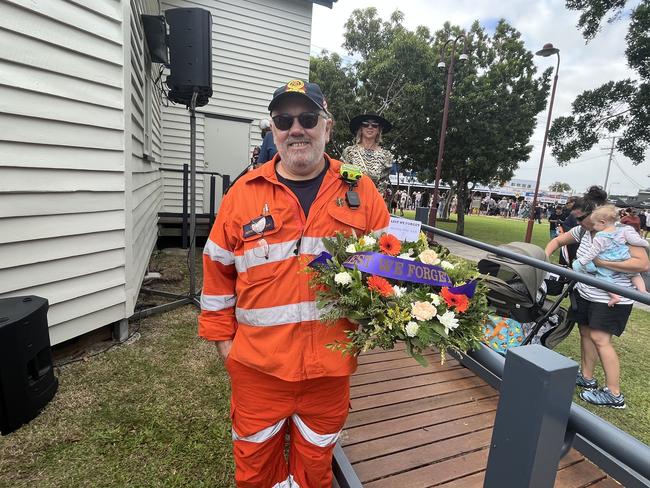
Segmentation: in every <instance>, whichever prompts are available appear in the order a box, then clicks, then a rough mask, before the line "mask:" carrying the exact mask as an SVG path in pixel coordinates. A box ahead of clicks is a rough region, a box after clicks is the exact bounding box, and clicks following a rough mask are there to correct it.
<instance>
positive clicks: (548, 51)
mask: <svg viewBox="0 0 650 488" xmlns="http://www.w3.org/2000/svg"><path fill="white" fill-rule="evenodd" d="M535 54H536V55H537V56H543V57H545V58H546V57H548V56H552V55H553V54H557V66H556V68H555V78H553V90H552V91H551V102H550V103H549V106H548V118H547V120H546V130H545V131H544V144H543V145H542V155H541V156H540V158H539V170H538V171H537V183H535V194H534V195H533V205H532V207H531V212H530V215H529V216H528V227H527V228H526V239H525V240H526V242H530V241H531V239H532V237H533V225H535V208H536V207H537V194H538V193H539V182H540V180H541V179H542V167H543V166H544V153H545V152H546V141H547V140H548V129H549V128H550V126H551V114H552V113H553V102H554V101H555V89H556V88H557V77H558V74H559V72H560V50H559V49H557V48H556V47H553V44H551V43H550V42H549V43H547V44H544V47H543V48H542V49H540V50H539V51H537V52H536V53H535Z"/></svg>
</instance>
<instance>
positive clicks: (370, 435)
mask: <svg viewBox="0 0 650 488" xmlns="http://www.w3.org/2000/svg"><path fill="white" fill-rule="evenodd" d="M427 360H428V361H429V366H428V367H427V368H423V367H422V366H420V365H418V364H417V363H416V362H415V361H414V360H413V359H411V358H409V357H407V356H406V353H405V352H404V351H403V350H396V351H389V352H385V351H378V352H371V353H366V354H364V355H362V356H361V357H360V358H359V369H358V371H357V373H356V374H355V375H354V376H353V377H352V379H351V403H352V410H351V412H350V416H349V418H348V421H347V423H346V427H345V429H344V431H343V434H342V436H341V443H342V445H343V450H344V451H345V453H346V455H347V457H348V459H349V460H350V462H351V463H352V466H353V468H354V470H355V471H356V473H357V475H358V477H359V479H360V480H361V482H362V483H363V486H364V487H368V488H384V487H386V488H388V487H391V488H396V487H398V488H417V487H432V486H436V487H441V488H443V487H444V488H460V487H462V488H473V487H482V486H483V478H484V472H485V467H486V465H487V458H488V453H489V443H490V439H491V436H492V426H493V423H494V417H495V414H496V408H497V402H498V392H497V391H496V390H494V389H492V388H491V387H490V386H488V385H487V384H486V383H485V382H484V381H483V380H482V379H480V378H478V377H477V376H475V375H474V373H472V372H471V371H470V370H468V369H466V368H464V367H463V366H462V365H460V364H459V363H458V362H457V361H454V360H451V359H448V360H447V361H446V362H445V364H444V365H440V355H439V354H437V353H431V354H429V355H428V356H427ZM503 486H504V487H508V486H509V485H508V483H507V480H504V485H503ZM555 486H556V487H561V488H569V487H571V488H578V487H587V486H589V487H590V488H591V487H592V488H609V487H620V485H619V484H618V483H616V482H615V481H614V480H612V479H611V478H609V477H607V476H606V475H605V474H604V473H603V472H602V471H601V470H600V469H598V468H597V467H596V466H595V465H593V464H591V463H590V462H589V461H588V460H586V459H585V458H584V457H583V456H582V455H581V454H580V453H578V452H577V451H575V450H572V451H571V452H570V453H569V454H568V455H567V456H565V457H564V459H562V460H561V461H560V466H559V470H558V474H557V478H556V484H555Z"/></svg>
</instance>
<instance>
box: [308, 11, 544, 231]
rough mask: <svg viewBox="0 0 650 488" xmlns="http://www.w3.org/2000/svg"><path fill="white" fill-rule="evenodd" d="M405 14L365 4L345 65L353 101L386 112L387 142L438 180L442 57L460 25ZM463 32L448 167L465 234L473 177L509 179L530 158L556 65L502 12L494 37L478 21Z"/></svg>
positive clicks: (350, 24) (356, 17) (421, 173)
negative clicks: (540, 60) (544, 62)
mask: <svg viewBox="0 0 650 488" xmlns="http://www.w3.org/2000/svg"><path fill="white" fill-rule="evenodd" d="M402 20H403V16H402V14H401V13H400V12H399V11H397V12H395V13H393V14H392V15H391V17H390V19H389V20H388V21H382V20H381V19H380V18H379V17H378V16H377V10H376V9H374V8H368V9H364V10H355V11H354V12H353V13H352V15H351V17H350V19H349V20H348V21H347V23H346V24H345V27H346V32H345V42H344V47H345V48H346V49H347V50H348V52H349V53H350V54H351V55H353V57H354V58H355V59H357V60H358V61H356V62H355V63H354V64H353V65H351V66H349V67H348V68H347V76H349V77H352V78H353V79H354V80H355V84H354V88H353V90H354V97H353V99H354V100H353V102H351V103H353V104H354V107H355V109H357V108H358V110H359V112H357V113H361V110H373V111H376V112H378V113H380V114H382V115H383V116H384V117H386V118H387V119H388V120H390V121H391V122H392V123H393V124H394V127H395V128H394V130H393V131H392V132H391V133H389V134H387V135H386V137H385V138H384V146H385V147H388V148H390V150H391V151H392V152H393V154H394V155H395V157H396V160H398V161H399V162H400V163H401V165H402V167H403V168H405V169H407V170H408V169H410V170H414V171H416V172H417V173H418V177H419V178H420V179H421V180H428V181H433V179H434V177H435V162H436V158H437V153H438V140H439V134H440V125H441V120H442V109H443V101H444V100H443V97H444V87H445V84H446V76H445V75H446V71H443V70H440V69H438V68H437V67H436V65H437V63H438V61H439V59H438V58H439V52H440V49H441V47H442V45H443V44H444V42H445V41H446V40H447V39H449V38H450V37H451V36H452V35H458V34H459V33H460V32H461V30H460V28H459V27H455V26H451V25H450V24H449V23H446V24H445V25H444V27H443V29H442V30H440V31H438V32H436V33H435V34H433V35H432V34H431V33H430V31H429V30H428V29H427V28H425V27H422V26H420V27H417V28H416V29H415V30H412V31H411V30H408V29H406V28H405V27H404V26H403V25H402ZM467 36H468V40H469V46H470V48H469V53H468V54H469V55H470V60H469V61H468V62H465V63H459V64H457V68H456V77H455V82H454V89H453V95H452V97H451V110H450V113H449V120H448V129H447V138H446V143H445V157H444V163H443V172H442V179H443V181H445V182H446V183H448V184H450V185H451V187H452V190H453V191H454V193H456V194H457V195H458V213H459V218H458V224H457V228H456V232H457V233H459V234H462V233H463V232H464V210H465V207H466V201H467V199H468V198H469V195H470V193H471V190H472V189H473V187H474V185H475V184H478V183H481V184H496V183H501V182H505V181H507V180H509V179H510V178H511V177H512V175H513V174H514V171H515V170H516V169H517V167H518V164H519V163H520V162H521V161H526V160H527V159H528V156H529V154H530V152H531V150H532V146H531V145H529V140H530V137H531V136H532V134H533V130H534V128H535V117H536V115H537V114H538V113H539V112H541V111H542V110H544V108H545V105H546V97H547V95H548V91H549V76H550V72H551V70H550V69H549V70H547V71H546V72H545V73H544V74H543V75H542V76H536V68H535V66H534V64H533V54H532V53H531V52H529V51H527V50H526V49H525V48H524V45H523V41H522V40H521V35H520V34H519V32H517V31H516V30H515V29H514V28H513V27H511V26H510V25H509V24H508V23H507V22H506V21H505V20H502V21H500V22H499V24H498V25H497V27H496V30H495V33H494V35H492V36H489V35H488V34H487V33H486V32H485V30H484V29H483V28H482V27H481V26H480V25H479V23H478V22H475V23H474V24H473V26H472V28H471V29H470V31H469V32H468V33H467ZM461 47H462V46H461ZM320 71H321V70H320V69H319V70H314V69H313V70H312V75H313V77H312V80H313V81H316V78H317V79H318V80H319V81H322V80H323V79H324V78H321V77H319V76H320V74H319V73H320ZM323 90H324V91H325V93H326V94H327V93H328V90H329V86H327V85H326V84H325V85H324V86H323ZM331 98H332V97H330V99H331ZM335 115H336V116H337V118H339V119H341V118H344V117H342V116H341V115H340V114H335ZM345 123H346V125H347V122H345ZM348 137H349V136H348ZM348 140H349V139H348Z"/></svg>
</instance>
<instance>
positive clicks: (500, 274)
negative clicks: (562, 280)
mask: <svg viewBox="0 0 650 488" xmlns="http://www.w3.org/2000/svg"><path fill="white" fill-rule="evenodd" d="M499 247H500V248H503V249H506V250H508V251H511V252H515V253H517V254H522V255H524V256H528V257H530V258H535V259H539V260H540V261H545V262H548V258H547V257H546V254H545V253H544V250H543V249H542V248H541V247H539V246H536V245H535V244H528V243H526V242H511V243H509V244H502V245H500V246H499ZM478 268H479V272H480V273H481V274H484V275H489V276H490V279H489V282H491V283H492V285H493V284H495V283H494V282H495V281H500V282H501V283H502V284H503V285H505V286H508V285H509V284H511V283H513V282H514V281H520V282H521V283H523V285H524V286H525V292H526V294H527V296H526V299H527V300H528V301H529V302H530V303H535V302H536V300H537V292H538V290H539V289H540V287H541V286H542V283H543V282H544V278H545V276H546V271H544V270H542V269H538V268H535V267H533V266H530V265H528V264H523V263H520V262H518V261H514V260H512V259H508V258H506V257H504V256H499V255H497V254H492V253H489V254H488V255H487V256H486V257H485V258H483V259H481V260H480V261H479V263H478ZM510 288H512V287H510ZM511 292H512V293H513V294H516V291H515V290H512V291H511ZM522 292H523V290H519V293H522ZM513 298H514V297H513ZM522 298H523V297H522Z"/></svg>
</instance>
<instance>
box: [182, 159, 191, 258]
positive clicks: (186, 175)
mask: <svg viewBox="0 0 650 488" xmlns="http://www.w3.org/2000/svg"><path fill="white" fill-rule="evenodd" d="M189 174H190V172H189V166H188V165H187V164H184V165H183V223H182V225H181V242H182V246H183V249H187V246H188V238H187V182H188V180H189Z"/></svg>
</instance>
